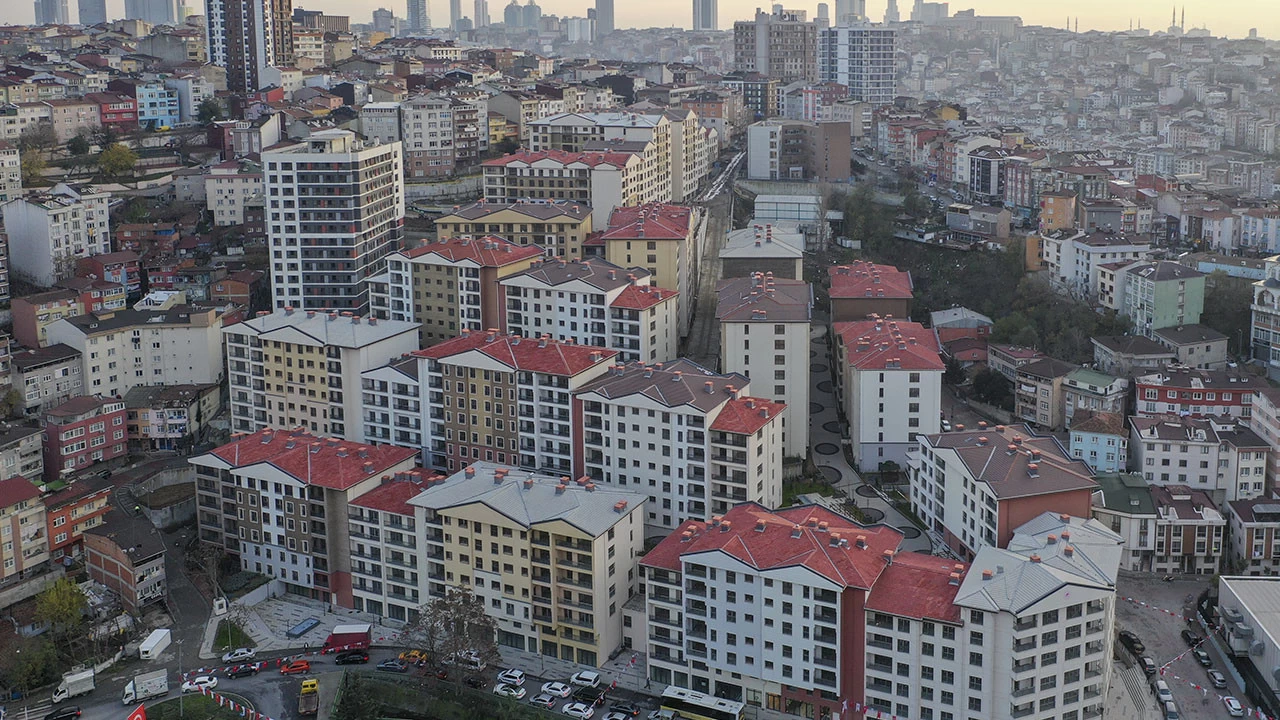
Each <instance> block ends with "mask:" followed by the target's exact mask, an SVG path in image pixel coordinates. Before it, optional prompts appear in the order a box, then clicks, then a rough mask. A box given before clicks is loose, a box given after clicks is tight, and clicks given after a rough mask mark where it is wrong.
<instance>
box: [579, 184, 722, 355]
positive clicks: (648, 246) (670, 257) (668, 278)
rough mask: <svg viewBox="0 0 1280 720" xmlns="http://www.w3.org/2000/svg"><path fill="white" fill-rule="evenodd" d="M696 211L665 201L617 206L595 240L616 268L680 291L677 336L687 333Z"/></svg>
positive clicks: (697, 251) (698, 226) (700, 229)
mask: <svg viewBox="0 0 1280 720" xmlns="http://www.w3.org/2000/svg"><path fill="white" fill-rule="evenodd" d="M702 220H703V218H702V213H701V211H699V210H698V209H696V208H693V207H687V206H684V205H669V204H666V203H650V204H645V205H641V206H638V207H620V208H617V209H615V210H614V211H613V213H612V214H611V215H610V216H609V223H608V227H606V228H605V229H604V235H603V236H601V237H600V239H599V242H602V243H604V257H605V259H606V260H608V261H609V262H611V263H613V264H614V265H617V266H619V267H627V268H629V267H636V266H639V267H643V268H645V269H646V270H648V271H649V282H650V284H652V285H657V286H660V287H665V288H671V289H672V290H675V291H677V292H678V293H680V300H679V301H678V303H677V305H678V320H677V325H678V328H679V333H680V336H681V337H683V336H685V335H687V334H688V332H689V323H690V319H691V317H692V315H693V301H692V298H693V297H694V296H696V294H697V293H696V292H695V290H696V287H695V286H696V284H697V278H698V275H697V269H698V261H699V259H700V257H701V255H702V241H703V239H704V238H703V236H704V234H705V232H706V227H705V226H704V225H703V224H702Z"/></svg>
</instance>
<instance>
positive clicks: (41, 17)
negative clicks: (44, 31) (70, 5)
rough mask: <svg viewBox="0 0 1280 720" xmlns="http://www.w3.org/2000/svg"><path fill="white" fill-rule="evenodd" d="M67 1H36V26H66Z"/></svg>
mask: <svg viewBox="0 0 1280 720" xmlns="http://www.w3.org/2000/svg"><path fill="white" fill-rule="evenodd" d="M69 22H71V21H70V20H69V19H67V0H36V24H37V25H66V24H67V23H69Z"/></svg>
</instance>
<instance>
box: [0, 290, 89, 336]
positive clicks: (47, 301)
mask: <svg viewBox="0 0 1280 720" xmlns="http://www.w3.org/2000/svg"><path fill="white" fill-rule="evenodd" d="M10 311H11V313H12V315H13V339H14V340H17V341H18V344H19V345H22V346H24V347H28V348H43V347H46V346H48V345H49V327H50V326H52V325H53V324H54V323H56V322H58V321H59V320H61V319H63V318H69V317H75V316H77V315H83V314H85V312H86V310H85V308H84V303H83V302H82V301H81V297H80V294H79V293H77V292H76V291H75V290H71V289H68V288H59V289H57V290H49V291H48V292H42V293H36V294H35V295H27V296H26V297H19V298H14V299H13V300H12V301H11V303H10Z"/></svg>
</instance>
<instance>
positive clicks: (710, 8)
mask: <svg viewBox="0 0 1280 720" xmlns="http://www.w3.org/2000/svg"><path fill="white" fill-rule="evenodd" d="M718 15H719V12H718V9H717V7H716V0H693V29H694V30H717V29H719V28H718V27H717V22H718V20H719V18H718V17H717V16H718Z"/></svg>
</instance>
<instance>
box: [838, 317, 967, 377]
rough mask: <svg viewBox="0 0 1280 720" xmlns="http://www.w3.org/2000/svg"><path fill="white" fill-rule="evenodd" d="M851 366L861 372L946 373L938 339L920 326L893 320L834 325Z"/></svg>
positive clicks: (860, 321)
mask: <svg viewBox="0 0 1280 720" xmlns="http://www.w3.org/2000/svg"><path fill="white" fill-rule="evenodd" d="M835 331H836V335H838V336H840V341H841V343H843V344H844V348H845V358H846V359H847V360H848V362H849V365H850V366H852V367H855V368H859V369H862V370H870V369H877V370H882V369H885V368H892V369H895V370H944V369H946V364H945V363H943V362H942V358H941V357H940V353H941V350H940V349H939V347H938V338H937V336H936V335H934V334H933V333H932V332H931V331H929V330H926V329H925V328H924V326H923V325H921V324H920V323H914V322H906V321H903V322H899V321H896V320H892V319H873V320H859V321H857V322H842V323H836V324H835Z"/></svg>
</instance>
